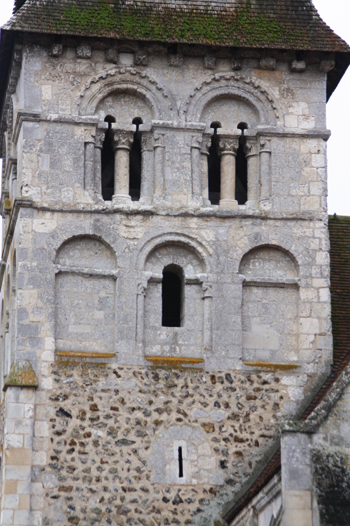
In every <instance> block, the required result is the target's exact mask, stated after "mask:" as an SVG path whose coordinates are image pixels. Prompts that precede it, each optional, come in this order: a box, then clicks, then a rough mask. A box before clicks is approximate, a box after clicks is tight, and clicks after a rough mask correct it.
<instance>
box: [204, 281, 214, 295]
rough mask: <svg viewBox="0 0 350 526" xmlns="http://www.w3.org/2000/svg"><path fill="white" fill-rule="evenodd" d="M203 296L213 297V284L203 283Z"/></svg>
mask: <svg viewBox="0 0 350 526" xmlns="http://www.w3.org/2000/svg"><path fill="white" fill-rule="evenodd" d="M202 288H203V296H204V298H212V297H213V285H212V284H211V283H203V286H202Z"/></svg>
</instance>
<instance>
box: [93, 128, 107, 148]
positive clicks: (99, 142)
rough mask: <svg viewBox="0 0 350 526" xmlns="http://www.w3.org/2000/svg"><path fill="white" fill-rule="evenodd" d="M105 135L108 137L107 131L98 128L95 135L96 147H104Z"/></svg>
mask: <svg viewBox="0 0 350 526" xmlns="http://www.w3.org/2000/svg"><path fill="white" fill-rule="evenodd" d="M105 137H106V135H105V132H103V131H100V130H97V132H96V136H95V147H96V148H102V147H103V143H104V140H105Z"/></svg>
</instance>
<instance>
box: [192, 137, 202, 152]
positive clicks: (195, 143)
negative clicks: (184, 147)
mask: <svg viewBox="0 0 350 526" xmlns="http://www.w3.org/2000/svg"><path fill="white" fill-rule="evenodd" d="M202 142H203V137H202V135H192V137H191V148H197V149H198V150H200V149H201V147H202Z"/></svg>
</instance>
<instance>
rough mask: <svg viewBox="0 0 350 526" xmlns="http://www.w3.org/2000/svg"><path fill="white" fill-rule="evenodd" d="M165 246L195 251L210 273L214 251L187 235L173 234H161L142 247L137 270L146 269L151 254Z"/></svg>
mask: <svg viewBox="0 0 350 526" xmlns="http://www.w3.org/2000/svg"><path fill="white" fill-rule="evenodd" d="M165 245H182V246H184V247H187V248H189V249H191V250H193V251H194V252H195V253H196V254H197V256H198V257H199V258H200V259H201V260H202V261H203V263H204V266H205V268H206V272H210V270H211V264H210V259H211V258H212V254H213V253H212V250H211V249H210V248H209V247H208V246H207V245H205V244H204V243H202V242H201V241H198V240H197V239H194V238H192V237H190V236H188V235H186V234H180V233H175V232H174V233H171V234H160V235H158V236H155V237H152V238H151V239H149V240H148V241H146V242H145V244H144V245H143V246H142V247H141V249H140V251H139V254H138V256H137V261H136V264H137V268H138V269H140V270H144V269H145V265H146V261H147V259H148V257H149V256H150V255H151V253H152V252H153V251H154V250H155V249H157V248H161V247H162V246H165Z"/></svg>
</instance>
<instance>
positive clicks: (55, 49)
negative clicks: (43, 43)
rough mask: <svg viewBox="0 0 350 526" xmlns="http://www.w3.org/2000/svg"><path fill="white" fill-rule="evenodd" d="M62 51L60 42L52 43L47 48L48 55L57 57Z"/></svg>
mask: <svg viewBox="0 0 350 526" xmlns="http://www.w3.org/2000/svg"><path fill="white" fill-rule="evenodd" d="M62 52H63V45H62V44H52V46H51V47H50V49H49V55H50V57H55V58H58V57H59V56H60V55H62Z"/></svg>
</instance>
